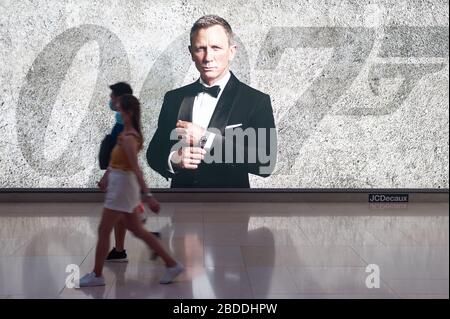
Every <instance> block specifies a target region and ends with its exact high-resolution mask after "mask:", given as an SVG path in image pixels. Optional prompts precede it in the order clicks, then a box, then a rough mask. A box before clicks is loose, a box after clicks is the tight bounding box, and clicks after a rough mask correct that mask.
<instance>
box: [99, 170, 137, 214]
mask: <svg viewBox="0 0 450 319" xmlns="http://www.w3.org/2000/svg"><path fill="white" fill-rule="evenodd" d="M140 202H141V193H140V188H139V183H138V180H137V177H136V174H134V172H133V171H123V170H120V169H111V168H110V172H109V176H108V187H107V189H106V196H105V204H104V205H103V206H104V207H105V208H109V209H112V210H117V211H120V212H125V213H132V212H133V211H134V209H135V208H136V206H138V205H139V203H140Z"/></svg>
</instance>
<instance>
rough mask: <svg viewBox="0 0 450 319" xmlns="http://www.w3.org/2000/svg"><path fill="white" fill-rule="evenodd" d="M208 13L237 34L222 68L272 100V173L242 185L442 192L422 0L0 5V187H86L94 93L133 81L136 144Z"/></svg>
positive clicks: (444, 141)
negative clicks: (138, 116)
mask: <svg viewBox="0 0 450 319" xmlns="http://www.w3.org/2000/svg"><path fill="white" fill-rule="evenodd" d="M212 13H213V14H218V15H220V16H222V17H224V18H225V19H227V20H228V21H229V22H230V24H231V26H232V27H233V29H234V31H235V33H236V35H237V40H238V56H237V59H236V60H235V61H234V62H233V65H232V70H233V71H234V72H235V74H236V75H237V76H238V78H240V79H241V80H242V81H244V82H246V83H248V84H249V85H251V86H253V87H255V88H257V89H259V90H262V91H264V92H266V93H268V94H270V96H271V99H272V104H273V108H274V113H275V114H274V115H275V120H276V125H277V128H278V132H279V145H278V147H279V154H278V165H277V167H276V171H275V173H274V174H273V175H272V176H271V177H269V178H266V179H262V178H259V177H254V176H252V178H251V183H252V187H256V188H266V187H270V188H291V187H294V188H372V187H373V188H448V185H449V179H448V178H449V174H448V167H449V162H448V156H449V155H448V154H449V153H448V151H449V146H448V145H449V126H448V115H449V114H448V113H449V102H448V98H449V96H448V95H449V69H448V68H449V63H448V62H449V59H448V35H449V31H448V30H449V29H448V14H449V6H448V1H437V0H434V1H425V0H424V1H334V0H328V1H308V0H302V1H294V0H287V1H270V0H266V1H248V0H246V1H241V0H225V1H162V0H157V1H137V0H136V1H102V0H89V1H87V0H86V1H81V0H77V1H56V0H55V1H51V0H47V1H9V0H0V114H1V117H0V132H1V135H0V136H1V138H0V188H11V187H25V188H41V187H52V188H53V187H75V188H78V187H79V188H85V187H95V184H96V183H95V182H96V181H97V180H98V179H99V177H100V176H101V172H100V171H99V170H98V162H97V152H98V146H99V143H100V141H101V139H102V138H103V136H104V135H105V134H107V133H108V132H109V131H110V129H111V127H112V125H113V123H114V116H113V113H112V112H111V111H110V110H109V109H108V107H107V103H108V100H109V96H108V95H109V89H108V84H112V83H114V82H116V81H121V80H122V81H128V82H129V83H130V84H131V85H132V86H133V88H134V90H135V93H136V96H138V97H139V98H140V100H141V102H142V103H143V107H144V110H143V124H144V134H145V138H146V141H147V142H148V141H149V140H150V139H151V136H152V135H153V133H154V131H155V128H156V121H157V117H158V114H159V110H160V107H161V103H162V98H163V95H164V93H165V92H166V91H167V90H170V89H172V88H175V87H178V86H181V85H184V84H187V83H190V82H191V81H193V80H195V79H196V78H197V77H198V73H197V72H196V69H195V67H194V65H193V63H192V61H191V60H190V57H189V54H188V50H187V46H188V41H189V38H188V30H189V29H190V27H191V25H192V23H193V22H194V21H195V20H196V19H197V18H199V17H200V16H202V15H204V14H212ZM144 153H145V152H143V153H142V154H141V155H142V156H141V164H142V167H143V169H144V173H145V176H146V179H147V181H148V182H149V184H150V185H152V186H153V187H161V188H164V187H167V186H168V182H167V181H165V180H164V179H163V178H161V177H160V176H159V175H158V174H156V173H155V172H153V171H152V170H151V169H150V168H149V167H148V165H147V164H146V162H145V154H144Z"/></svg>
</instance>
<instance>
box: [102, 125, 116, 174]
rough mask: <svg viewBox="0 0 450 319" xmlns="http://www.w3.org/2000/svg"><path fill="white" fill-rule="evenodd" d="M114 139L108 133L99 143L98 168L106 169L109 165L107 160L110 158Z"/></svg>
mask: <svg viewBox="0 0 450 319" xmlns="http://www.w3.org/2000/svg"><path fill="white" fill-rule="evenodd" d="M115 144H116V143H115V141H114V140H113V138H112V136H111V134H108V135H106V136H105V138H104V139H103V141H102V143H101V144H100V152H99V153H98V161H99V164H100V169H107V168H108V165H109V160H110V158H111V152H112V150H113V148H114V145H115Z"/></svg>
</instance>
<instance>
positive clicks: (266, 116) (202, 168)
mask: <svg viewBox="0 0 450 319" xmlns="http://www.w3.org/2000/svg"><path fill="white" fill-rule="evenodd" d="M197 82H198V81H197ZM195 84H196V82H194V83H192V84H189V85H187V86H184V87H181V88H178V89H175V90H172V91H169V92H167V93H166V95H165V96H164V102H163V105H162V107H161V112H160V115H159V119H158V128H157V129H156V132H155V134H154V136H153V138H152V140H151V141H150V145H149V147H148V149H147V161H148V163H149V165H150V167H151V168H153V169H154V170H155V171H157V172H158V173H159V174H161V175H162V176H163V177H165V178H166V179H168V178H172V183H171V187H172V188H190V187H202V188H210V187H217V188H222V187H223V188H229V187H233V188H249V187H250V184H249V179H248V174H249V173H252V174H256V175H259V176H264V177H267V176H269V175H270V174H271V173H272V171H273V167H274V166H275V161H276V155H277V150H276V145H277V144H276V143H277V142H276V132H275V122H274V118H273V110H272V105H271V102H270V97H269V95H267V94H264V93H262V92H260V91H258V90H255V89H253V88H251V87H249V86H248V85H245V84H244V83H242V82H240V81H239V80H238V79H237V78H236V77H235V76H234V75H233V74H232V73H231V77H230V80H229V81H228V83H227V85H226V86H225V88H224V91H223V93H222V95H221V96H220V99H219V101H218V102H217V106H216V108H215V110H214V113H213V115H212V117H211V121H210V123H209V125H208V128H207V129H211V128H216V129H218V130H220V132H221V135H219V134H216V137H215V138H214V142H213V145H212V149H211V153H210V154H212V155H214V153H215V152H216V151H219V150H218V148H222V153H220V154H222V155H223V156H222V160H221V161H217V162H214V163H205V162H202V163H201V164H200V165H199V166H198V168H197V169H196V170H187V169H178V170H175V174H173V173H171V172H170V171H169V168H168V157H169V154H170V152H171V151H172V146H173V145H174V144H175V143H177V142H178V141H177V140H171V138H170V135H171V132H172V130H173V129H174V128H175V127H176V123H177V121H178V120H184V121H189V122H192V107H193V103H194V99H195V93H193V88H194V86H195ZM239 124H241V125H240V126H239V129H242V130H244V131H245V130H246V129H247V128H254V129H255V130H256V141H258V138H259V135H261V134H265V135H266V136H265V141H266V143H265V145H262V144H257V146H256V147H257V148H262V149H259V151H260V152H265V154H266V155H267V156H270V163H271V165H269V162H268V161H267V158H266V159H265V160H264V161H263V162H262V161H261V159H260V158H259V157H258V156H256V161H255V158H254V157H253V158H252V156H249V154H248V152H257V151H258V150H257V149H255V148H254V147H253V146H252V145H249V144H248V143H247V142H248V141H245V142H244V145H243V144H242V143H241V144H240V145H238V143H239V142H237V141H235V142H234V144H236V145H234V144H233V141H234V140H236V139H235V138H233V141H231V143H232V144H228V145H232V147H233V150H234V151H235V150H236V149H238V150H244V152H245V154H244V155H243V158H244V161H242V160H240V161H239V162H237V161H236V158H235V157H236V156H235V155H234V158H233V159H234V160H232V161H231V162H230V160H229V159H230V157H229V158H228V160H227V159H226V158H225V153H226V151H227V150H229V148H228V149H227V148H226V147H225V145H226V143H227V142H230V138H228V140H227V139H226V137H227V136H229V135H228V134H226V130H230V129H233V128H229V129H226V127H227V126H233V125H235V126H236V125H239ZM258 128H260V129H265V130H260V131H258ZM270 129H272V133H270ZM228 133H229V132H228ZM261 138H262V137H261ZM270 143H272V145H274V146H272V152H271V151H270ZM237 146H239V147H237ZM274 148H275V151H273V149H274ZM234 154H236V152H234ZM241 155H242V154H241ZM241 159H242V157H241ZM269 166H270V167H272V168H271V170H270V171H268V170H267V168H268V167H269ZM261 167H266V170H265V171H263V172H262V171H261V170H260V168H261Z"/></svg>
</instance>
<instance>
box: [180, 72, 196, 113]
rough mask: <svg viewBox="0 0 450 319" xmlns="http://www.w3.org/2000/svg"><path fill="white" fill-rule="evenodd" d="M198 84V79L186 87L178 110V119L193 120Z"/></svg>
mask: <svg viewBox="0 0 450 319" xmlns="http://www.w3.org/2000/svg"><path fill="white" fill-rule="evenodd" d="M197 84H198V80H197V81H195V82H194V83H191V84H190V85H189V86H187V87H186V90H185V91H184V93H183V99H182V100H181V104H180V108H179V110H178V116H177V119H178V120H182V121H187V122H192V109H193V107H194V100H195V93H194V91H195V90H194V88H195V85H197Z"/></svg>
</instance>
